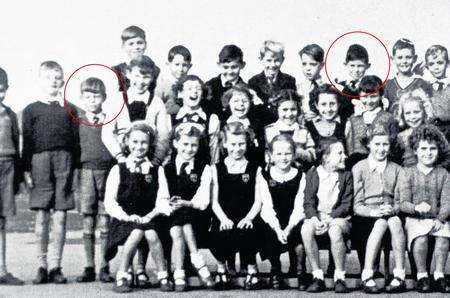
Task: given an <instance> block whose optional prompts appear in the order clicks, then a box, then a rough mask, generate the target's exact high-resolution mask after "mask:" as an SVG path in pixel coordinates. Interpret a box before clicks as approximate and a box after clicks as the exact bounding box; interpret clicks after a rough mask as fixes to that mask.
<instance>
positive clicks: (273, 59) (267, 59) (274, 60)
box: [261, 51, 284, 78]
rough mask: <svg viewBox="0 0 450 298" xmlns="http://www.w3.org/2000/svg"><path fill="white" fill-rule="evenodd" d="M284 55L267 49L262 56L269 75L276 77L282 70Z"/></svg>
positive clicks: (265, 70) (266, 72) (262, 61)
mask: <svg viewBox="0 0 450 298" xmlns="http://www.w3.org/2000/svg"><path fill="white" fill-rule="evenodd" d="M283 61H284V57H283V56H282V55H281V54H279V53H274V52H271V51H266V52H265V53H264V57H261V63H262V65H263V68H264V73H265V74H266V76H267V77H270V78H274V77H275V76H276V75H277V74H278V72H279V71H280V68H281V65H282V64H283Z"/></svg>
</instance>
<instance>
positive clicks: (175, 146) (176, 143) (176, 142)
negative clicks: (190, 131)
mask: <svg viewBox="0 0 450 298" xmlns="http://www.w3.org/2000/svg"><path fill="white" fill-rule="evenodd" d="M172 144H173V147H174V148H175V149H178V141H177V139H174V140H173V142H172Z"/></svg>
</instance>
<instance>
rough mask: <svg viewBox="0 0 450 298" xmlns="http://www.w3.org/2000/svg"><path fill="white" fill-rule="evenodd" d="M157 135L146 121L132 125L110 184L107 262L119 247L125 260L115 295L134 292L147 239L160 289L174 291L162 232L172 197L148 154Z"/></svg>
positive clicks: (123, 260) (106, 207) (113, 169)
mask: <svg viewBox="0 0 450 298" xmlns="http://www.w3.org/2000/svg"><path fill="white" fill-rule="evenodd" d="M154 140H155V133H154V131H153V129H152V128H151V127H150V126H149V125H148V124H147V123H145V122H143V121H137V122H134V123H133V124H132V126H131V127H130V128H129V130H128V131H127V133H126V134H125V147H124V149H126V150H128V151H129V154H128V156H127V158H126V159H125V161H124V162H119V163H118V164H116V165H115V166H114V167H113V168H112V169H111V171H110V172H109V175H108V178H107V181H106V192H105V209H106V212H107V213H108V214H109V215H110V216H111V218H112V220H111V224H110V229H109V234H108V245H107V250H106V256H105V257H106V260H107V261H109V260H111V259H113V258H114V256H115V255H116V253H117V248H118V246H119V245H123V250H122V257H121V260H120V263H119V268H118V270H117V274H116V282H115V285H114V288H113V290H114V291H115V292H119V293H124V292H130V291H131V290H132V289H131V284H132V276H131V275H130V273H129V272H128V269H129V268H130V266H131V262H132V259H133V256H134V254H135V252H136V250H137V247H138V245H139V243H140V242H141V241H142V240H143V239H146V240H147V242H148V245H149V247H150V252H151V254H152V258H153V260H154V261H155V264H156V269H157V277H158V280H159V286H160V289H161V290H162V291H171V290H172V284H171V282H170V281H169V277H168V272H167V268H166V262H165V260H164V254H163V247H162V244H161V241H160V238H159V237H160V236H159V233H160V232H161V230H162V229H163V220H164V219H163V218H162V216H161V215H168V214H170V212H171V208H170V206H169V194H168V190H167V184H165V183H166V181H165V180H164V179H163V178H164V171H163V168H162V167H157V166H155V165H153V164H152V163H151V162H150V160H149V158H148V157H147V153H148V151H149V150H150V148H151V147H152V146H154Z"/></svg>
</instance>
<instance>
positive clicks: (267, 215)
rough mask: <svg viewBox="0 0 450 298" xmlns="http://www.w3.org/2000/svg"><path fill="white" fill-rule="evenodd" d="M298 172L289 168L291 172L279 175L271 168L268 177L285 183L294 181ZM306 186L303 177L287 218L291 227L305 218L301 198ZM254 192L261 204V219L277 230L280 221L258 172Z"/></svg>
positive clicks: (266, 187) (265, 182) (264, 182)
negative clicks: (292, 207)
mask: <svg viewBox="0 0 450 298" xmlns="http://www.w3.org/2000/svg"><path fill="white" fill-rule="evenodd" d="M297 173H298V170H297V169H295V168H291V170H290V171H289V172H287V173H284V174H283V173H279V172H277V171H275V170H274V169H273V168H271V169H270V177H271V178H272V179H273V180H275V181H277V182H280V183H282V182H286V181H289V180H292V179H294V177H295V176H296V175H297ZM305 186H306V180H305V179H304V177H302V179H301V180H300V185H299V189H298V192H297V195H296V196H295V201H294V209H293V210H292V212H291V215H290V217H289V222H288V225H289V226H291V227H294V226H296V225H297V224H298V223H299V222H300V221H301V220H302V219H304V218H305V213H304V210H303V197H304V190H305ZM255 192H256V193H257V195H258V196H259V199H260V200H261V202H262V206H261V218H262V219H263V220H264V221H265V222H266V223H267V224H268V225H269V226H270V227H271V228H272V229H274V230H275V229H277V228H280V221H279V220H278V218H277V214H276V212H275V210H274V209H273V201H272V196H271V194H270V190H269V186H268V184H267V181H266V179H265V178H264V177H263V175H262V173H261V172H258V173H257V175H256V189H255Z"/></svg>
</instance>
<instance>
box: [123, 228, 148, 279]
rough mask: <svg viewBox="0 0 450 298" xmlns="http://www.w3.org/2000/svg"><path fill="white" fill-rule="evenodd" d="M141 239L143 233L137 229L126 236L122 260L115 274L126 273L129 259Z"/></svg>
mask: <svg viewBox="0 0 450 298" xmlns="http://www.w3.org/2000/svg"><path fill="white" fill-rule="evenodd" d="M143 237H144V231H142V230H137V229H135V230H133V231H132V232H131V234H130V236H128V238H127V241H125V244H124V245H123V249H122V259H121V260H120V263H119V268H118V269H117V273H119V272H122V273H123V272H127V270H128V267H129V266H130V262H131V259H132V258H133V256H134V254H135V253H136V249H137V246H138V244H139V242H140V241H141V240H142V238H143Z"/></svg>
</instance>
